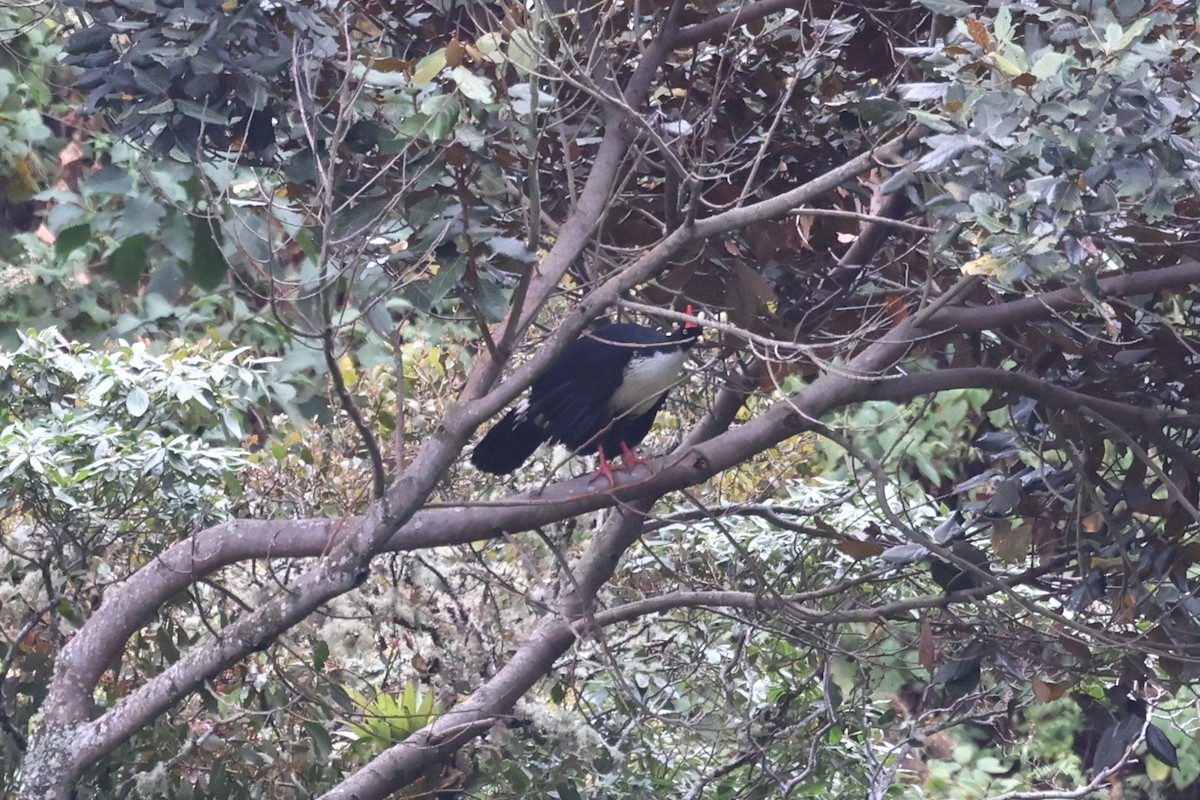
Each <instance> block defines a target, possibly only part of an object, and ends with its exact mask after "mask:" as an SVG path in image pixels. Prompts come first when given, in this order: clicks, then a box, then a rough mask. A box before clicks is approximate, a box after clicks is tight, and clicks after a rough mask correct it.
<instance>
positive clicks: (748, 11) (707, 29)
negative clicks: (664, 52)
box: [671, 0, 807, 47]
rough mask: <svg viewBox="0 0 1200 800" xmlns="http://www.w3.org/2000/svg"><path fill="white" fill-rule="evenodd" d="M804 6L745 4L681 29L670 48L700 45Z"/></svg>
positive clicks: (776, 1) (797, 0)
mask: <svg viewBox="0 0 1200 800" xmlns="http://www.w3.org/2000/svg"><path fill="white" fill-rule="evenodd" d="M806 5H807V3H806V2H804V0H760V2H757V3H746V4H745V5H743V6H741V7H740V8H738V9H737V10H736V11H730V12H729V13H728V14H721V15H720V16H717V17H713V18H712V19H706V20H705V21H704V22H698V23H696V24H695V25H689V26H688V27H686V28H683V29H681V30H680V31H679V32H678V33H676V34H675V36H674V37H673V38H672V39H671V46H672V47H690V46H691V45H696V44H700V42H705V41H708V40H710V39H715V38H717V37H723V36H725V35H726V34H727V33H729V31H731V30H733V29H734V28H735V27H736V26H738V25H745V24H746V23H748V22H753V21H755V20H759V19H762V18H763V17H766V16H770V15H771V14H775V13H777V12H779V11H785V10H787V9H789V8H803V7H805V6H806Z"/></svg>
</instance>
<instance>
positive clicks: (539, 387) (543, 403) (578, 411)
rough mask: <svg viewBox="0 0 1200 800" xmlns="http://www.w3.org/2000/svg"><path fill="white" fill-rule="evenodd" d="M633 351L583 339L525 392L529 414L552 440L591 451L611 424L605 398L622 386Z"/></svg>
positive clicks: (583, 450) (608, 398)
mask: <svg viewBox="0 0 1200 800" xmlns="http://www.w3.org/2000/svg"><path fill="white" fill-rule="evenodd" d="M632 354H633V351H632V349H630V348H622V347H614V346H612V345H608V344H604V343H602V342H600V341H597V340H595V339H592V338H588V337H585V338H583V339H580V340H579V341H577V342H574V343H573V344H572V345H571V346H570V347H568V348H567V349H566V351H565V352H564V353H563V355H562V357H561V358H560V359H559V360H558V361H556V362H555V363H554V365H553V366H552V367H551V368H550V369H549V370H547V371H546V372H545V373H543V374H542V376H541V377H540V378H538V379H537V380H536V381H535V382H534V384H533V389H532V391H530V393H529V414H530V415H531V416H532V418H534V419H541V420H542V421H543V424H544V427H545V429H546V433H547V436H548V438H549V439H550V440H552V441H555V442H560V443H562V444H564V445H566V446H567V447H569V448H570V449H571V450H574V451H577V452H580V453H591V452H594V451H595V449H596V447H595V444H596V443H595V437H596V434H597V433H599V432H600V431H601V430H603V429H604V427H605V426H606V425H608V423H609V422H610V417H609V410H608V402H609V400H611V399H612V396H613V393H614V392H616V391H617V387H619V386H620V385H621V380H622V378H623V377H624V374H625V366H626V365H627V364H628V363H629V359H630V358H631V356H632Z"/></svg>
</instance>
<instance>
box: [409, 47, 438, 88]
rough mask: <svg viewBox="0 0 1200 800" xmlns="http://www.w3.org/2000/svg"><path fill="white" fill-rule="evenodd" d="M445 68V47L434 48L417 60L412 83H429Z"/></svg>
mask: <svg viewBox="0 0 1200 800" xmlns="http://www.w3.org/2000/svg"><path fill="white" fill-rule="evenodd" d="M445 68H446V48H444V47H443V48H442V49H441V50H435V51H434V52H432V53H430V54H429V55H427V56H425V57H424V58H422V59H421V60H420V61H418V62H417V68H416V69H415V70H413V83H429V82H430V81H432V80H433V79H434V78H436V77H437V76H438V75H439V74H440V73H441V71H442V70H443V69H445Z"/></svg>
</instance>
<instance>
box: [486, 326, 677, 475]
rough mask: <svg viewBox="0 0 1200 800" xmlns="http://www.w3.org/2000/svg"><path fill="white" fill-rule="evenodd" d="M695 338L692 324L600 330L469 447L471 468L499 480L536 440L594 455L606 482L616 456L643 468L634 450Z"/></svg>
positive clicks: (522, 460) (575, 346) (522, 459)
mask: <svg viewBox="0 0 1200 800" xmlns="http://www.w3.org/2000/svg"><path fill="white" fill-rule="evenodd" d="M688 311H689V313H690V312H691V308H690V307H689V309H688ZM699 336H700V326H699V325H697V324H696V323H695V322H686V323H684V324H682V325H680V326H679V327H678V328H676V329H675V330H673V331H671V332H670V333H663V332H662V331H658V330H655V329H654V328H647V327H645V326H644V325H633V324H629V323H615V324H613V323H610V324H606V325H600V326H599V327H597V328H596V329H595V330H593V331H592V332H591V333H586V334H584V335H583V336H581V337H580V338H579V339H578V340H576V341H574V342H572V343H571V345H570V346H569V347H567V349H566V350H564V351H563V354H562V355H561V356H559V358H558V360H557V361H555V362H554V363H553V364H551V365H550V368H549V369H547V370H546V371H545V372H544V373H543V374H542V375H541V376H540V377H539V378H538V379H537V380H535V381H534V382H533V388H532V389H531V390H530V392H529V396H528V397H527V398H525V399H524V400H522V401H521V402H520V403H518V404H517V405H516V406H514V407H513V408H512V410H510V411H509V412H508V413H507V414H505V415H504V418H503V419H501V420H500V421H499V422H497V423H496V424H495V425H494V426H492V429H491V430H490V431H488V432H487V435H486V436H484V437H483V439H482V441H480V442H479V444H478V445H476V447H475V451H474V452H473V453H471V463H472V464H474V465H475V466H476V467H478V468H479V469H481V470H483V471H484V472H491V473H494V474H496V475H504V474H507V473H509V472H512V471H513V470H515V469H516V468H517V467H519V466H521V465H522V464H524V463H525V460H526V459H527V458H529V456H530V455H532V454H533V451H534V450H536V449H537V446H538V445H540V444H541V443H542V442H546V441H549V442H557V443H560V444H563V445H565V446H567V447H568V448H570V449H571V450H572V451H574V452H575V453H576V454H579V455H588V454H590V453H599V455H600V468H599V474H601V475H604V476H606V477H607V478H608V479H609V482H610V483H612V482H613V470H612V466H611V465H610V464H609V462H608V456H610V455H611V456H615V455H616V454H617V453H620V454H621V456H622V459H623V460H624V462H625V465H626V466H633V465H634V464H638V463H642V462H643V459H641V458H639V457H638V456H637V455H636V454H635V453H634V452H633V448H635V447H637V446H638V445H639V444H641V442H642V439H645V438H646V434H647V433H649V432H650V426H651V425H653V424H654V417H655V416H656V415H657V414H658V410H659V409H660V408H662V405H663V403H664V402H665V401H666V399H667V391H668V390H669V389H670V388H671V386H673V385H674V384H675V382H676V381H677V380H678V379H679V374H680V372H681V371H682V370H683V362H684V361H685V360H686V359H687V352H688V350H690V349H691V347H692V345H694V344H695V343H696V339H697V338H698V337H699Z"/></svg>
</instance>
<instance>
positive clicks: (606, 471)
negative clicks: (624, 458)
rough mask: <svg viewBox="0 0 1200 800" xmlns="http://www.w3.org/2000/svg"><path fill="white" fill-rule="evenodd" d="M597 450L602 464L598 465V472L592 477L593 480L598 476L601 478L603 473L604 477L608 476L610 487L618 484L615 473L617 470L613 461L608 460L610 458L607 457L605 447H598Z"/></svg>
mask: <svg viewBox="0 0 1200 800" xmlns="http://www.w3.org/2000/svg"><path fill="white" fill-rule="evenodd" d="M596 452H597V453H599V454H600V466H598V467H596V474H595V476H594V477H593V478H592V480H595V479H596V478H599V477H600V476H601V475H603V476H604V477H606V478H608V486H609V488H612V487H613V486H616V485H617V479H616V477H615V475H614V473H615V470H613V466H612V463H611V462H610V461H609V460H608V458H606V457H605V455H604V448H603V447H597V448H596Z"/></svg>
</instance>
